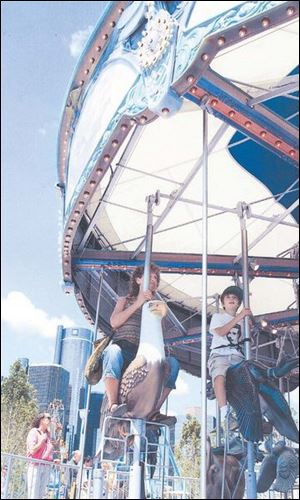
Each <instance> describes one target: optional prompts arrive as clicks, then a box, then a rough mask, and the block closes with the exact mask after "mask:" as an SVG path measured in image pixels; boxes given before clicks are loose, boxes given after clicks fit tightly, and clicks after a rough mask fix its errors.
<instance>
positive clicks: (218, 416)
mask: <svg viewBox="0 0 300 500" xmlns="http://www.w3.org/2000/svg"><path fill="white" fill-rule="evenodd" d="M215 301H216V312H217V313H218V312H220V295H219V294H218V293H216V295H215ZM216 430H217V432H216V446H221V444H222V443H221V411H220V408H219V405H218V402H217V399H216Z"/></svg>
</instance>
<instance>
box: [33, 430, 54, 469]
mask: <svg viewBox="0 0 300 500" xmlns="http://www.w3.org/2000/svg"><path fill="white" fill-rule="evenodd" d="M41 435H42V431H40V430H39V429H37V428H36V427H34V428H33V429H31V430H30V431H29V433H28V436H27V456H28V457H31V458H39V459H41V460H48V461H52V460H53V454H52V450H53V445H52V443H51V440H50V438H49V437H48V438H47V441H45V442H44V443H43V444H42V445H41V446H40V448H39V449H38V450H37V451H36V452H34V453H31V452H30V450H32V448H34V447H35V446H36V445H37V443H38V441H39V439H40V436H41Z"/></svg>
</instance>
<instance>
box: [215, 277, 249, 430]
mask: <svg viewBox="0 0 300 500" xmlns="http://www.w3.org/2000/svg"><path fill="white" fill-rule="evenodd" d="M242 300H243V291H242V290H241V288H239V287H237V286H229V287H228V288H226V289H225V290H224V291H223V293H222V295H221V302H222V305H223V308H224V312H222V313H215V314H213V316H212V319H211V323H210V328H209V332H210V333H211V334H212V336H213V339H212V343H211V353H210V356H209V360H208V370H209V374H210V376H211V378H212V383H213V387H214V391H215V395H216V399H217V401H218V405H219V408H220V411H221V425H222V427H223V428H224V422H225V420H226V419H227V418H228V417H229V420H228V427H229V430H235V429H236V428H237V427H238V424H237V421H236V420H235V419H234V418H233V417H232V416H231V415H230V409H229V406H228V405H227V396H226V387H225V376H226V372H227V370H228V368H229V367H230V366H232V365H235V364H237V363H240V362H241V361H243V360H244V359H245V357H244V353H243V348H242V346H243V342H242V332H241V324H240V322H241V321H242V320H243V319H244V318H245V317H246V316H251V315H252V312H251V310H250V309H249V308H245V307H244V308H243V309H242V310H241V312H239V313H238V314H237V311H238V308H239V307H240V305H241V303H242Z"/></svg>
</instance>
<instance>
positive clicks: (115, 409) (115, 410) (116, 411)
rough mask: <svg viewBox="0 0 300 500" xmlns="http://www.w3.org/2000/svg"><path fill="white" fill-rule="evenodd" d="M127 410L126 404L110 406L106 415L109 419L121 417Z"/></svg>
mask: <svg viewBox="0 0 300 500" xmlns="http://www.w3.org/2000/svg"><path fill="white" fill-rule="evenodd" d="M127 410H128V408H127V404H126V403H122V404H120V405H117V404H113V405H111V407H110V410H109V413H108V414H109V416H110V417H123V415H124V414H125V413H126V412H127Z"/></svg>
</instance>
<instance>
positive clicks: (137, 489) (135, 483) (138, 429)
mask: <svg viewBox="0 0 300 500" xmlns="http://www.w3.org/2000/svg"><path fill="white" fill-rule="evenodd" d="M146 202H147V232H146V251H145V266H144V281H143V290H144V292H145V291H146V290H148V288H149V283H150V266H151V253H152V240H153V214H152V208H153V205H154V204H156V205H158V203H159V192H158V191H157V192H156V194H155V195H150V196H147V198H146ZM145 307H147V304H144V305H143V309H142V322H143V311H144V309H145ZM131 433H132V434H133V435H134V444H133V465H132V467H131V470H130V477H129V494H128V498H130V499H133V498H134V499H140V498H142V497H141V493H142V490H141V481H142V466H141V441H142V439H145V421H144V420H143V419H141V418H136V419H133V420H132V422H131Z"/></svg>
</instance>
